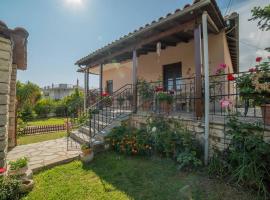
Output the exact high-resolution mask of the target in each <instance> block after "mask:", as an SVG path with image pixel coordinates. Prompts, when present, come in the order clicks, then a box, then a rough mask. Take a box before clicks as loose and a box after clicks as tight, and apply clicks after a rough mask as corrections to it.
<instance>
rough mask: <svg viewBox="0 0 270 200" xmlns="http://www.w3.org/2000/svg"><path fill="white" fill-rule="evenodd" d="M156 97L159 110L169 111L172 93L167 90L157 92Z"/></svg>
mask: <svg viewBox="0 0 270 200" xmlns="http://www.w3.org/2000/svg"><path fill="white" fill-rule="evenodd" d="M156 98H157V101H158V105H159V107H160V110H163V111H164V112H166V113H170V112H171V108H172V103H173V95H172V94H170V93H167V92H158V93H157V94H156Z"/></svg>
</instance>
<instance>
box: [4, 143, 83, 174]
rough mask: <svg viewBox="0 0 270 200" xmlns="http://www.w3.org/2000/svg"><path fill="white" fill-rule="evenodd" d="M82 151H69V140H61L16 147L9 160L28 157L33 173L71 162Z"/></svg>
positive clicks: (8, 157)
mask: <svg viewBox="0 0 270 200" xmlns="http://www.w3.org/2000/svg"><path fill="white" fill-rule="evenodd" d="M79 153H80V149H72V150H67V139H66V138H61V139H56V140H49V141H45V142H39V143H34V144H27V145H21V146H16V147H15V148H14V149H12V150H11V151H10V152H8V155H7V160H8V161H11V160H16V159H18V158H21V157H24V156H26V157H27V158H28V159H29V163H28V166H29V168H30V169H32V170H33V172H37V171H40V170H42V169H47V168H50V167H53V166H56V165H60V164H63V163H67V162H70V161H72V160H75V159H77V158H78V157H79Z"/></svg>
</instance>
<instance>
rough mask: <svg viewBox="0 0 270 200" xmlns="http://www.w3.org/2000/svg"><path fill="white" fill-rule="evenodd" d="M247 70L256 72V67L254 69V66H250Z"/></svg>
mask: <svg viewBox="0 0 270 200" xmlns="http://www.w3.org/2000/svg"><path fill="white" fill-rule="evenodd" d="M248 71H249V72H256V71H257V69H256V67H252V68H250V69H249V70H248Z"/></svg>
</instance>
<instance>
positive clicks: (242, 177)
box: [209, 117, 270, 198]
mask: <svg viewBox="0 0 270 200" xmlns="http://www.w3.org/2000/svg"><path fill="white" fill-rule="evenodd" d="M227 126H228V131H227V134H229V135H230V136H231V143H230V145H229V147H228V149H226V151H224V152H222V153H219V154H222V156H221V157H220V156H219V157H214V159H212V161H211V163H210V167H211V169H212V170H213V171H211V170H209V172H210V173H211V175H216V176H219V177H228V178H229V179H230V180H231V181H233V182H236V183H238V184H241V185H244V186H247V187H249V188H253V189H256V190H258V192H259V193H260V194H262V195H263V196H264V197H265V198H269V197H270V196H269V191H268V190H269V183H270V144H268V143H266V142H265V141H264V140H263V130H262V128H261V127H260V126H259V125H257V124H251V123H244V122H240V121H239V120H237V118H235V117H232V118H231V119H230V120H229V122H228V123H227ZM218 159H219V160H218Z"/></svg>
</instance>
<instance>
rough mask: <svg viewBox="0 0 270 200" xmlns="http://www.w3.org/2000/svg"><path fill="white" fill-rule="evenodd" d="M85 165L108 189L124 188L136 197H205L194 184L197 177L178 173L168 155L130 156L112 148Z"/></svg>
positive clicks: (105, 189)
mask: <svg viewBox="0 0 270 200" xmlns="http://www.w3.org/2000/svg"><path fill="white" fill-rule="evenodd" d="M108 154H109V156H108ZM83 169H84V170H92V171H94V172H95V173H96V174H97V175H98V176H99V177H100V180H101V184H102V185H103V188H104V191H105V192H112V191H115V190H121V191H123V192H125V193H126V194H127V195H128V196H130V197H131V198H132V199H135V200H141V199H157V200H163V199H166V200H170V199H172V200H175V199H190V198H191V196H197V197H198V198H197V199H202V198H200V197H202V195H203V192H202V191H199V189H198V188H196V191H195V190H194V189H192V187H191V184H190V183H191V180H192V181H197V180H196V179H197V177H196V176H195V175H194V174H185V173H179V171H178V170H177V166H176V164H175V163H174V162H173V161H172V160H169V159H160V158H145V157H139V156H138V157H127V156H123V155H119V154H116V153H112V152H109V153H102V154H98V155H97V156H96V157H95V160H94V162H92V163H90V164H88V165H84V166H83ZM193 193H194V194H193Z"/></svg>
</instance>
